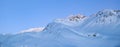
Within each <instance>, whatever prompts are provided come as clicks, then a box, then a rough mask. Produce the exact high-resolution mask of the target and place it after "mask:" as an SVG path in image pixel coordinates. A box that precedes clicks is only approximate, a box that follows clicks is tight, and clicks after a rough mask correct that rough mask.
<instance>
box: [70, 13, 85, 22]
mask: <svg viewBox="0 0 120 47" xmlns="http://www.w3.org/2000/svg"><path fill="white" fill-rule="evenodd" d="M85 17H86V16H84V15H81V14H77V15H72V16H69V17H68V19H69V21H80V20H81V19H84V18H85Z"/></svg>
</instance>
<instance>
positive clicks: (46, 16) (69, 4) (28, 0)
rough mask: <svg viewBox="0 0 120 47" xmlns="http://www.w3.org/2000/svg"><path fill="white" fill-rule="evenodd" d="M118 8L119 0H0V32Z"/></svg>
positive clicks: (23, 28) (40, 25)
mask: <svg viewBox="0 0 120 47" xmlns="http://www.w3.org/2000/svg"><path fill="white" fill-rule="evenodd" d="M102 9H120V0H0V33H16V32H19V31H21V30H25V29H28V28H34V27H44V26H46V25H47V24H48V23H50V22H51V21H53V20H54V19H57V18H64V17H67V16H69V15H71V14H79V13H81V14H83V15H86V16H89V15H91V14H93V13H95V12H97V11H99V10H102Z"/></svg>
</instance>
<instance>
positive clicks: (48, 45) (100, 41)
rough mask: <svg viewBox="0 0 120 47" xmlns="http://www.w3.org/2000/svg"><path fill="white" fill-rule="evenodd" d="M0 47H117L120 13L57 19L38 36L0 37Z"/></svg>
mask: <svg viewBox="0 0 120 47" xmlns="http://www.w3.org/2000/svg"><path fill="white" fill-rule="evenodd" d="M0 47H120V10H109V9H105V10H102V11H99V12H97V13H96V14H93V15H91V16H88V17H87V16H84V15H80V14H79V15H75V16H70V17H68V18H65V19H56V20H54V21H53V22H51V23H49V24H48V25H47V26H46V27H45V28H44V30H43V31H40V32H25V33H19V34H13V35H2V34H1V35H0Z"/></svg>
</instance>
